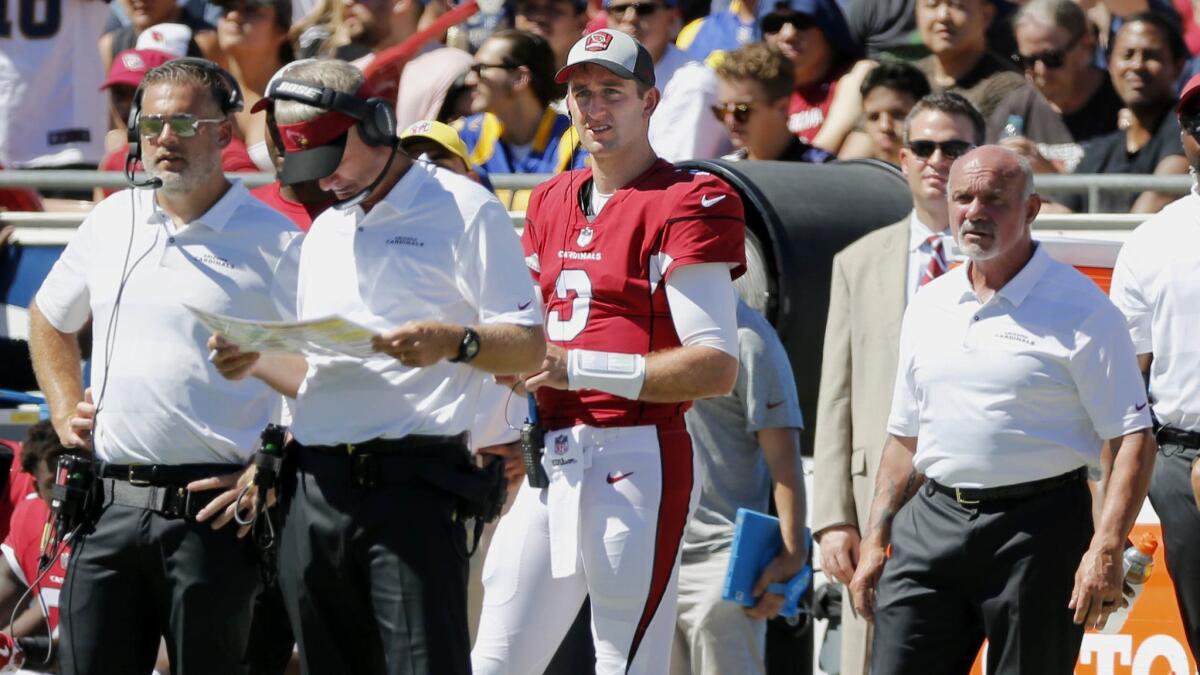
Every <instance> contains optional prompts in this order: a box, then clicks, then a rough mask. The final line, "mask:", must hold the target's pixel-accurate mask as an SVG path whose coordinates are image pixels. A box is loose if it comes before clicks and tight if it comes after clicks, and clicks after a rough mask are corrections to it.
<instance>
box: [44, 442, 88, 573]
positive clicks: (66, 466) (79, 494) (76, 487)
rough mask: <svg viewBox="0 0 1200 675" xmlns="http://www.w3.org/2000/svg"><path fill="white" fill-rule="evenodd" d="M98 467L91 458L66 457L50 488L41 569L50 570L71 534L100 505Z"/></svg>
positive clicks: (60, 458) (59, 466) (60, 460)
mask: <svg viewBox="0 0 1200 675" xmlns="http://www.w3.org/2000/svg"><path fill="white" fill-rule="evenodd" d="M95 485H96V465H95V463H94V462H92V460H91V459H89V458H84V457H79V456H77V455H62V456H60V457H59V458H58V466H57V467H56V469H55V472H54V486H53V487H51V488H50V517H49V518H48V519H47V520H46V527H45V528H44V529H43V530H42V552H41V556H40V558H39V559H38V568H39V569H41V570H44V569H46V568H47V567H49V565H50V563H51V562H53V561H54V559H55V558H57V557H58V555H59V553H60V552H61V551H59V549H60V548H61V547H62V546H64V545H65V543H66V541H67V540H68V539H69V538H70V536H71V534H73V533H74V532H76V531H77V530H78V529H79V528H80V527H82V526H83V524H84V523H85V522H86V521H87V519H88V517H89V516H90V514H91V513H92V511H93V507H95V506H96V503H97V495H98V493H97V490H96V489H95Z"/></svg>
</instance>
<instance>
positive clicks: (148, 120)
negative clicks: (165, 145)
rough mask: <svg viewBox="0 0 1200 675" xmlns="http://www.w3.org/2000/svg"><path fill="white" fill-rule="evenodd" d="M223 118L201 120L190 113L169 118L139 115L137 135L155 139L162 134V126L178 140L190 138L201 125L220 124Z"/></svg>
mask: <svg viewBox="0 0 1200 675" xmlns="http://www.w3.org/2000/svg"><path fill="white" fill-rule="evenodd" d="M224 121H225V118H224V117H213V118H211V119H203V118H199V117H196V116H195V115H192V114H190V113H179V114H178V115H171V116H170V117H163V116H162V115H140V116H139V117H138V122H137V126H138V133H140V134H141V135H142V136H149V137H152V138H157V137H158V135H159V134H161V133H162V130H163V127H164V126H169V127H171V133H172V134H175V135H176V136H178V137H180V138H191V137H192V136H195V135H196V132H197V131H199V129H200V125H201V124H220V123H221V122H224Z"/></svg>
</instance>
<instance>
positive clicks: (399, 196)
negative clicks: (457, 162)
mask: <svg viewBox="0 0 1200 675" xmlns="http://www.w3.org/2000/svg"><path fill="white" fill-rule="evenodd" d="M299 286H300V291H299V313H300V318H301V319H308V318H317V317H322V316H328V315H331V314H336V315H340V316H344V317H346V318H347V319H350V320H351V321H355V322H357V323H360V324H362V325H364V326H368V327H370V328H372V329H374V330H376V331H379V332H381V333H382V332H385V331H388V330H391V329H394V328H398V327H400V325H401V324H403V323H405V322H407V321H413V320H432V321H444V322H448V323H456V324H463V325H472V324H492V323H507V324H517V325H522V326H540V325H541V323H542V315H541V307H540V306H539V304H538V302H537V299H536V297H535V295H534V287H533V282H532V281H531V280H530V278H529V275H528V273H527V272H526V271H525V259H524V256H523V255H522V252H521V244H520V242H519V241H518V240H517V234H516V231H515V230H513V226H512V221H511V220H510V219H509V217H508V213H507V212H506V211H505V210H504V207H502V206H501V205H500V202H498V201H496V198H495V197H493V196H492V195H491V193H489V192H488V191H487V190H485V189H484V188H483V187H481V186H479V185H478V184H476V183H475V182H474V181H472V180H470V179H468V178H464V177H462V176H458V175H456V174H454V173H452V172H449V171H446V170H445V169H441V168H439V167H436V166H433V165H429V164H426V163H424V162H416V163H414V164H413V166H412V168H411V169H409V170H408V172H407V173H406V174H404V176H403V177H402V178H401V179H400V182H398V183H397V184H396V185H395V187H393V188H392V191H391V192H390V193H389V194H388V196H387V197H386V198H384V199H383V200H382V201H381V202H380V203H378V204H376V205H375V207H374V208H373V209H371V212H370V213H364V212H363V210H362V209H361V208H359V207H355V208H352V209H346V210H344V211H339V210H336V209H329V210H327V211H325V212H324V213H322V214H321V215H320V216H318V217H317V219H316V221H314V222H313V226H312V229H310V230H309V234H308V236H307V238H306V239H305V245H304V247H303V250H302V252H301V260H300V285H299ZM483 378H484V373H483V372H482V371H479V370H477V369H475V368H472V367H471V366H469V365H464V364H456V363H450V362H448V361H441V362H439V363H437V364H434V365H432V366H429V367H427V368H408V367H405V366H403V365H401V364H400V362H399V361H398V360H396V359H394V358H392V357H390V356H387V355H383V354H381V355H380V356H378V357H375V358H369V359H365V360H364V359H355V358H350V357H344V356H337V355H316V354H310V355H309V356H308V373H307V375H306V376H305V379H304V383H303V384H302V385H301V386H300V391H299V395H298V396H297V399H296V406H295V409H294V411H293V412H294V415H295V417H294V420H293V423H292V433H293V434H295V436H296V438H297V439H298V440H299V441H300V442H301V443H304V444H307V445H332V444H337V443H358V442H362V441H366V440H369V439H372V438H400V437H403V436H407V435H409V434H437V435H450V434H457V433H460V432H463V431H467V430H468V429H470V428H471V425H472V422H473V421H474V417H475V407H476V399H477V398H478V396H479V389H480V386H481V384H482V382H483Z"/></svg>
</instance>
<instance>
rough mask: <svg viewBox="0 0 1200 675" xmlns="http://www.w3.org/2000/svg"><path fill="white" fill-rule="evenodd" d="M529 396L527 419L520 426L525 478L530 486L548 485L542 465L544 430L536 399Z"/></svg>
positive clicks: (544, 444) (542, 486)
mask: <svg viewBox="0 0 1200 675" xmlns="http://www.w3.org/2000/svg"><path fill="white" fill-rule="evenodd" d="M528 396H529V419H527V420H525V424H524V425H523V426H522V427H521V458H522V459H523V460H524V461H525V478H526V480H528V481H529V487H531V488H545V487H550V477H549V476H547V475H546V469H545V467H543V466H542V455H544V454H546V430H545V429H544V428H542V422H541V418H540V417H539V415H538V409H537V399H535V398H534V396H533V394H528Z"/></svg>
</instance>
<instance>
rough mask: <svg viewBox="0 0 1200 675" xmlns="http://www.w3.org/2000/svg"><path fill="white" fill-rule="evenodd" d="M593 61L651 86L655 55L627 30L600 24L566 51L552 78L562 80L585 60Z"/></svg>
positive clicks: (628, 78) (585, 61) (556, 80)
mask: <svg viewBox="0 0 1200 675" xmlns="http://www.w3.org/2000/svg"><path fill="white" fill-rule="evenodd" d="M585 63H594V64H596V65H598V66H601V67H604V68H607V69H608V70H610V71H612V72H614V73H616V74H617V75H619V76H621V77H623V78H625V79H627V80H637V81H638V82H641V83H642V84H644V85H646V86H648V87H653V86H654V59H653V58H651V57H650V52H648V51H646V48H645V47H643V46H642V43H640V42H638V41H637V40H635V39H633V38H632V37H630V36H629V35H628V34H626V33H622V32H621V31H619V30H612V29H610V28H602V29H600V30H598V31H595V32H593V33H588V34H587V35H584V36H583V37H582V38H580V40H579V41H578V42H576V43H575V46H574V47H571V53H569V54H567V65H565V66H563V67H562V69H560V70H559V71H558V74H557V75H555V76H554V81H555V82H558V83H559V84H564V83H566V81H567V78H569V77H570V76H571V71H572V70H574V69H575V68H577V67H579V66H581V65H583V64H585Z"/></svg>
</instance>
